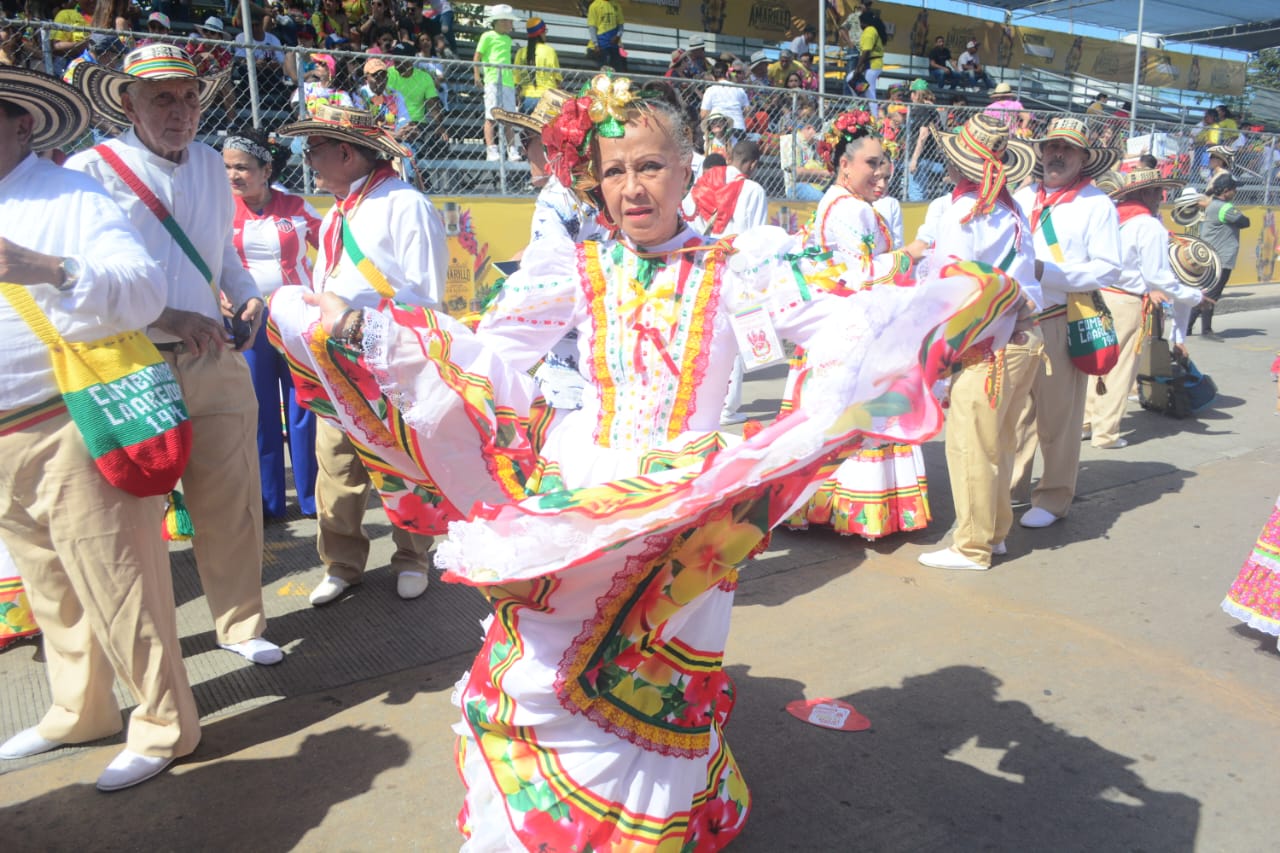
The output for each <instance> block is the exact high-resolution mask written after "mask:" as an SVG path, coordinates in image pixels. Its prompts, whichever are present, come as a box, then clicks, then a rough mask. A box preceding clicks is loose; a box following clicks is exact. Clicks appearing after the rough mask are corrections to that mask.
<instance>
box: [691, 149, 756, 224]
mask: <svg viewBox="0 0 1280 853" xmlns="http://www.w3.org/2000/svg"><path fill="white" fill-rule="evenodd" d="M745 178H746V176H745V175H737V176H735V177H734V178H733V180H729V167H728V166H714V167H712V168H710V169H708V170H706V171H705V172H703V173H702V176H701V177H699V178H698V180H697V181H696V182H695V183H694V185H693V190H692V192H691V193H690V194H691V195H692V196H693V203H694V205H696V210H695V212H694V215H695V216H697V217H698V218H699V219H701V220H702V221H703V222H706V223H707V226H708V233H709V234H711V235H713V236H717V237H718V236H720V235H721V234H722V233H724V229H725V228H727V227H728V225H729V221H730V220H731V219H733V212H734V210H736V209H737V207H738V196H739V195H740V194H741V193H742V187H743V181H744V179H745Z"/></svg>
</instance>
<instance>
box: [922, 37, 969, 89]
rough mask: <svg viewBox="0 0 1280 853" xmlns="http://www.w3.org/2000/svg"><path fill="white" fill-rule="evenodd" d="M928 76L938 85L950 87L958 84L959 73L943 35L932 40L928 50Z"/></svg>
mask: <svg viewBox="0 0 1280 853" xmlns="http://www.w3.org/2000/svg"><path fill="white" fill-rule="evenodd" d="M929 76H930V77H932V78H933V82H934V83H936V84H937V85H938V86H950V87H951V88H952V89H954V88H956V87H957V86H959V85H960V79H961V78H960V75H959V74H958V73H957V72H956V66H955V64H954V63H953V62H952V61H951V48H949V47H947V39H946V37H945V36H938V37H937V38H936V39H934V40H933V47H932V48H931V49H930V51H929Z"/></svg>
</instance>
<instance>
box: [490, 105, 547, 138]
mask: <svg viewBox="0 0 1280 853" xmlns="http://www.w3.org/2000/svg"><path fill="white" fill-rule="evenodd" d="M492 112H493V120H494V121H496V122H498V123H499V124H511V125H515V126H516V127H522V128H524V129H525V130H532V131H533V132H534V133H541V132H542V128H544V127H546V123H545V122H541V121H538V120H537V119H535V118H534V117H533V116H531V115H528V114H527V113H513V112H511V111H510V110H504V109H502V108H500V107H494V108H493V110H492Z"/></svg>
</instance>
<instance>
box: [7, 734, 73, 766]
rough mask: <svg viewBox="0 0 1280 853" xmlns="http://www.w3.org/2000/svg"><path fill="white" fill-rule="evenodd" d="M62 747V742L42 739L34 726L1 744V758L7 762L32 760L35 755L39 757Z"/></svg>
mask: <svg viewBox="0 0 1280 853" xmlns="http://www.w3.org/2000/svg"><path fill="white" fill-rule="evenodd" d="M60 746H62V742H61V741H56V740H48V739H46V738H42V737H40V733H39V732H38V731H36V727H35V726H32V727H31V728H29V729H23V730H22V731H20V732H18V733H17V734H16V735H14V736H13V737H11V738H9V739H8V740H7V741H5V742H4V743H3V744H0V758H3V759H5V760H6V761H12V760H13V759H15V758H30V757H31V756H33V755H39V754H40V753H42V752H48V751H49V750H51V749H57V748H58V747H60Z"/></svg>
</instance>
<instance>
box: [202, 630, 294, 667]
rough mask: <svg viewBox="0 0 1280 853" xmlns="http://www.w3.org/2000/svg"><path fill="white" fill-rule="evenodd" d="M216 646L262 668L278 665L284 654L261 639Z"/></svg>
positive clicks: (267, 641) (272, 644)
mask: <svg viewBox="0 0 1280 853" xmlns="http://www.w3.org/2000/svg"><path fill="white" fill-rule="evenodd" d="M218 645H219V646H221V647H222V648H224V649H226V650H227V651H229V652H235V653H236V654H238V655H240V657H242V658H244V659H245V660H247V661H252V662H253V663H256V664H261V665H262V666H271V665H272V664H273V663H280V661H282V660H284V652H283V651H282V650H281V649H280V647H279V646H277V645H276V644H275V643H273V642H271V641H270V640H264V639H262V638H261V637H254V638H253V639H252V640H245V641H244V642H243V643H231V644H223V643H219V644H218Z"/></svg>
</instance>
